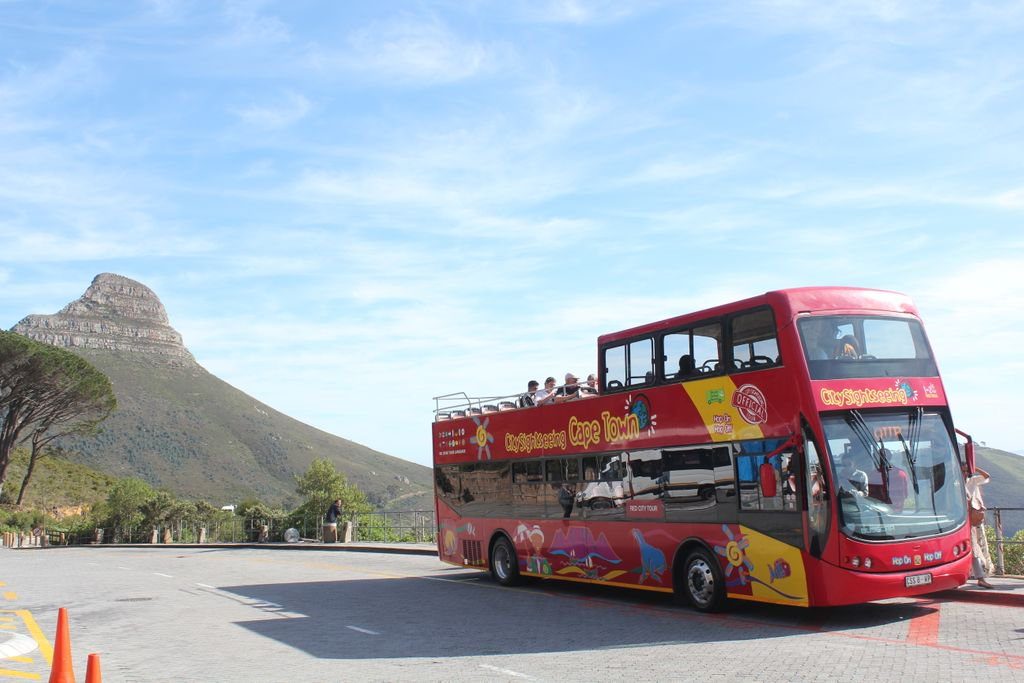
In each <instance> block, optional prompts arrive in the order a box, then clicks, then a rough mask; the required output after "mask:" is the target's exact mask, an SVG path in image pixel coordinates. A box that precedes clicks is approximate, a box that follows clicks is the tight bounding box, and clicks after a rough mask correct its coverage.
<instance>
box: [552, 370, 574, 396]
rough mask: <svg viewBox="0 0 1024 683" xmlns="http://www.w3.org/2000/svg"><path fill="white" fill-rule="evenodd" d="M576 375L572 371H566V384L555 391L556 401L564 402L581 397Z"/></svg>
mask: <svg viewBox="0 0 1024 683" xmlns="http://www.w3.org/2000/svg"><path fill="white" fill-rule="evenodd" d="M579 382H580V381H579V380H578V379H576V375H574V374H572V373H571V372H567V373H565V384H563V385H562V386H560V387H558V391H556V392H555V403H563V402H565V401H571V400H573V399H576V398H579V397H580V384H579Z"/></svg>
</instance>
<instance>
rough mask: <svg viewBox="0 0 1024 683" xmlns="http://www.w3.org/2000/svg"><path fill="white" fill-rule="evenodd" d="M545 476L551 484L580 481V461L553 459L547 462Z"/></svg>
mask: <svg viewBox="0 0 1024 683" xmlns="http://www.w3.org/2000/svg"><path fill="white" fill-rule="evenodd" d="M544 474H545V476H546V477H547V480H548V481H549V482H562V481H569V482H575V481H578V480H579V478H580V461H579V460H577V459H575V458H569V459H565V458H552V459H551V460H547V461H545V463H544Z"/></svg>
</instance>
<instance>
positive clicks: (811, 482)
mask: <svg viewBox="0 0 1024 683" xmlns="http://www.w3.org/2000/svg"><path fill="white" fill-rule="evenodd" d="M804 454H805V456H806V458H807V469H806V470H805V472H806V477H805V479H804V481H805V484H806V486H807V523H808V527H809V529H808V531H809V533H810V551H811V554H812V555H814V556H816V557H820V556H821V553H822V551H823V550H824V549H825V541H827V540H828V517H829V505H828V500H829V499H828V485H827V484H826V483H825V473H824V471H823V469H822V465H821V460H820V458H818V447H817V446H815V444H814V438H813V437H812V435H811V433H810V431H808V430H805V431H804Z"/></svg>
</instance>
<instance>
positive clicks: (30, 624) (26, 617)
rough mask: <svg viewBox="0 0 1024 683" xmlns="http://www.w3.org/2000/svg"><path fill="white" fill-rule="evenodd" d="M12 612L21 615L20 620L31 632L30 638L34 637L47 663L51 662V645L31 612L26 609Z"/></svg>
mask: <svg viewBox="0 0 1024 683" xmlns="http://www.w3.org/2000/svg"><path fill="white" fill-rule="evenodd" d="M14 613H15V614H17V615H18V616H19V617H21V620H22V621H23V622H25V626H26V627H27V628H28V632H29V633H31V634H32V638H34V639H35V641H36V643H38V644H39V651H40V652H42V653H43V656H44V657H46V663H47V664H53V646H52V645H50V641H48V640H47V639H46V636H44V635H43V632H42V630H41V629H40V628H39V624H37V623H36V620H35V619H33V618H32V613H31V612H29V611H28V610H27V609H19V610H14Z"/></svg>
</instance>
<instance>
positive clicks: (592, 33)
mask: <svg viewBox="0 0 1024 683" xmlns="http://www.w3.org/2000/svg"><path fill="white" fill-rule="evenodd" d="M1022 43H1024V3H1021V2H948V3H947V2H914V1H913V0H908V1H906V2H889V1H882V0H876V1H870V0H867V1H864V2H843V1H841V0H840V1H835V2H828V3H821V2H817V1H811V0H808V1H806V2H804V1H803V0H776V1H763V2H735V3H721V2H714V1H711V2H699V1H694V2H686V3H676V2H665V3H662V2H635V3H623V2H601V1H596V2H584V1H582V0H579V1H571V0H563V1H550V2H545V1H540V0H538V1H537V2H524V3H507V2H485V1H482V0H480V1H473V0H460V1H458V2H455V1H453V2H434V3H428V2H414V3H413V2H410V3H375V2H372V3H371V2H337V3H335V2H318V3H314V2H302V1H297V0H291V1H289V2H279V3H275V2H212V1H206V0H196V1H194V2H187V1H181V2H178V1H176V0H153V1H151V2H138V3H129V2H120V1H113V0H112V1H110V2H91V3H80V2H70V1H68V2H59V1H53V2H38V1H35V0H33V1H19V0H14V1H11V0H0V291H2V292H3V295H2V296H0V327H3V328H9V327H11V326H12V325H14V324H15V323H16V322H17V321H18V320H20V319H21V318H22V317H23V316H25V315H27V314H29V313H54V312H56V311H57V310H58V309H59V308H60V307H62V306H63V305H64V304H66V303H68V302H69V301H71V300H73V299H75V298H77V297H78V296H80V295H81V294H82V292H83V291H84V290H85V288H86V287H87V286H88V284H89V282H90V281H91V279H92V278H93V276H95V275H96V274H97V273H100V272H115V273H119V274H122V275H125V276H128V277H131V278H134V279H136V280H139V281H141V282H143V283H144V284H146V285H148V286H149V287H151V288H152V289H153V290H155V291H156V293H157V294H158V295H159V296H160V298H161V300H162V301H163V302H164V304H165V306H166V307H167V310H168V313H169V315H170V318H171V323H172V324H173V325H174V326H175V327H176V328H177V329H178V330H179V331H180V332H181V333H182V335H183V336H184V339H185V343H186V345H187V346H188V347H189V349H190V350H191V351H192V352H193V354H194V355H195V356H196V358H197V360H198V361H199V362H200V363H201V364H202V365H204V366H205V367H206V368H207V369H209V370H210V371H211V372H213V373H214V374H216V375H218V376H220V377H221V378H223V379H225V380H227V381H228V382H230V383H232V384H234V385H235V386H237V387H239V388H241V389H242V390H244V391H246V392H248V393H250V394H251V395H253V396H255V397H256V398H258V399H260V400H262V401H264V402H266V403H268V404H270V405H272V406H274V407H275V408H278V409H279V410H282V411H283V412H285V413H288V414H290V415H292V416H294V417H296V418H298V419H300V420H303V421H305V422H308V423H310V424H313V425H315V426H317V427H320V428H322V429H325V430H327V431H330V432H332V433H335V434H338V435H340V436H344V437H346V438H349V439H353V440H355V441H358V442H361V443H364V444H366V445H369V446H371V447H374V448H377V449H379V450H382V451H385V452H388V453H391V454H394V455H397V456H399V457H404V458H407V459H410V460H415V461H417V462H420V463H424V464H426V463H428V462H429V460H430V437H429V434H430V431H429V430H430V420H431V411H432V408H433V402H432V400H431V398H432V397H433V396H435V395H438V394H443V393H448V392H454V391H466V392H469V393H470V394H477V395H493V394H503V393H512V392H516V391H520V390H521V388H522V387H523V386H524V385H525V382H526V380H528V379H530V378H536V379H540V380H543V378H544V377H545V376H547V375H554V376H557V377H560V376H562V375H563V374H564V373H565V372H566V371H572V372H575V373H577V374H584V375H585V374H586V373H588V372H593V371H594V370H595V369H596V338H597V336H598V335H599V334H601V333H605V332H611V331H615V330H619V329H623V328H626V327H631V326H633V325H637V324H640V323H644V322H648V321H652V320H658V319H662V318H666V317H669V316H672V315H677V314H680V313H684V312H687V311H690V310H695V309H698V308H703V307H706V306H711V305H716V304H719V303H724V302H726V301H730V300H734V299H738V298H743V297H746V296H750V295H753V294H757V293H761V292H764V291H767V290H770V289H776V288H783V287H791V286H804V285H851V286H865V287H878V288H884V289H894V290H898V291H902V292H906V293H907V294H909V295H911V296H912V297H913V298H914V299H915V300H916V302H917V303H918V305H919V307H920V308H921V311H922V315H923V317H924V320H925V325H926V327H927V329H928V331H929V335H930V338H931V341H932V345H933V347H934V348H935V350H936V354H937V355H938V358H939V363H940V368H941V370H942V372H943V378H944V380H945V383H946V388H947V392H948V393H949V396H950V402H951V404H952V407H953V410H954V416H955V418H956V420H957V422H958V425H959V426H960V427H961V428H962V429H965V430H967V431H969V432H971V433H973V434H974V435H975V436H976V437H977V438H979V439H980V440H982V441H985V442H986V443H988V444H989V445H991V446H995V447H999V448H1004V449H1009V450H1018V451H1020V452H1024V420H1021V419H1020V418H1019V416H1018V413H1019V412H1020V410H1021V400H1020V398H1019V397H1020V389H1021V384H1022V380H1024V372H1022V369H1024V353H1022V351H1021V349H1024V279H1022V278H1021V273H1022V271H1024V229H1022V218H1024V163H1022V159H1024V51H1022V50H1021V48H1020V46H1021V44H1022Z"/></svg>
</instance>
